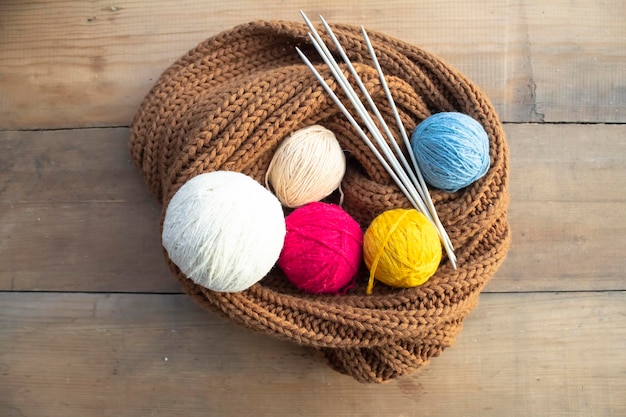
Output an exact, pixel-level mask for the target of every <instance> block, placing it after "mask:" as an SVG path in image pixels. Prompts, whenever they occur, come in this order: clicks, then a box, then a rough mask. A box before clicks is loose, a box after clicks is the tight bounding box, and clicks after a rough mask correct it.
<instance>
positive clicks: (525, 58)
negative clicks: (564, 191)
mask: <svg viewBox="0 0 626 417" xmlns="http://www.w3.org/2000/svg"><path fill="white" fill-rule="evenodd" d="M515 7H516V10H515V11H512V12H511V14H510V15H509V17H510V18H511V20H517V22H516V23H515V24H509V25H508V29H509V31H514V32H515V34H514V35H512V36H510V39H515V41H516V42H518V43H521V44H519V45H518V47H517V48H514V49H516V50H517V51H520V50H521V53H519V52H516V53H515V55H514V57H513V58H512V59H513V60H514V62H517V63H520V64H521V65H519V66H517V67H516V69H513V68H514V67H513V66H512V65H509V68H512V72H513V73H515V74H516V75H517V76H519V75H521V74H520V71H521V72H522V73H524V74H525V76H524V77H522V78H526V79H527V86H528V88H527V94H526V95H525V96H523V97H525V98H526V102H527V103H528V104H530V113H529V118H526V119H525V120H530V121H547V122H557V121H558V122H579V121H593V122H596V121H597V122H622V123H623V122H624V121H626V24H624V22H625V21H626V3H625V2H623V1H614V2H600V3H599V2H596V1H582V2H581V1H577V2H571V1H568V0H557V1H550V2H545V1H543V2H542V1H522V2H519V5H518V6H515ZM509 46H511V47H513V46H512V45H509ZM509 57H511V56H509ZM520 61H521V62H520ZM511 64H513V63H511ZM507 75H508V76H511V75H512V74H510V73H509V74H507ZM512 84H513V85H516V84H517V85H519V83H512Z"/></svg>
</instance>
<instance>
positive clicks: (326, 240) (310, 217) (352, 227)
mask: <svg viewBox="0 0 626 417" xmlns="http://www.w3.org/2000/svg"><path fill="white" fill-rule="evenodd" d="M285 222H286V225H287V235H286V236H285V245H284V247H283V250H282V253H281V255H280V258H279V260H278V265H279V266H280V268H281V269H282V270H283V272H284V273H285V275H286V276H287V278H288V279H289V280H290V281H291V282H292V283H293V284H294V285H296V286H297V287H298V288H300V289H302V290H304V291H307V292H310V293H337V292H339V291H340V290H342V289H346V288H345V287H346V286H347V285H348V284H349V283H350V282H351V281H352V279H353V278H354V277H355V275H356V273H357V271H358V269H359V265H360V263H361V253H362V245H363V232H362V230H361V227H360V226H359V224H358V223H357V222H356V221H355V220H354V219H353V218H352V217H350V215H349V214H348V213H346V212H345V211H344V210H343V209H342V208H341V207H339V206H337V205H334V204H326V203H321V202H314V203H310V204H307V205H305V206H302V207H300V208H298V209H296V210H294V211H293V212H292V213H291V214H290V215H289V216H287V218H286V219H285Z"/></svg>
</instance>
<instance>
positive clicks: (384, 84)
mask: <svg viewBox="0 0 626 417" xmlns="http://www.w3.org/2000/svg"><path fill="white" fill-rule="evenodd" d="M361 33H363V39H365V44H366V45H367V49H368V50H369V53H370V56H371V57H372V61H373V63H374V67H375V68H376V72H378V76H379V78H380V83H381V85H382V87H383V90H384V91H385V95H386V96H387V100H388V101H389V104H390V106H391V109H392V111H393V114H394V116H395V119H396V124H397V126H398V130H400V133H401V135H402V140H403V141H404V146H406V149H411V144H410V142H409V138H408V136H407V134H406V130H405V129H404V126H403V125H402V120H400V113H399V112H398V109H397V107H396V103H395V101H394V100H393V97H392V96H391V91H390V90H389V86H388V85H387V80H386V79H385V74H384V73H383V70H382V68H381V66H380V63H379V62H378V57H377V56H376V52H375V51H374V47H373V46H372V43H371V42H370V38H369V36H368V35H367V32H366V31H365V28H364V27H363V26H361ZM408 153H409V157H410V158H411V163H412V164H413V170H414V171H415V173H416V174H417V179H418V183H419V187H417V188H418V190H420V189H421V190H423V191H424V195H422V197H423V198H424V200H425V201H426V204H427V205H428V209H429V211H430V213H431V215H432V217H433V219H434V220H435V223H436V225H437V228H438V229H439V228H441V229H443V230H445V229H444V227H443V225H442V224H441V220H440V219H439V216H438V215H437V210H436V209H435V205H434V204H433V200H432V199H431V197H430V194H429V193H428V187H427V186H426V181H424V177H423V175H422V172H421V170H420V168H419V165H418V164H417V160H416V159H415V155H414V154H413V152H408ZM414 178H415V177H413V179H414ZM445 236H446V239H447V240H448V244H449V245H450V248H451V249H454V246H453V245H452V241H450V237H449V236H448V234H447V233H446V234H445ZM455 259H456V258H455ZM452 264H453V266H454V267H455V268H456V262H452Z"/></svg>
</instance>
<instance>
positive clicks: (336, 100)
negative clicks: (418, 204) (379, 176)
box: [296, 47, 413, 204]
mask: <svg viewBox="0 0 626 417" xmlns="http://www.w3.org/2000/svg"><path fill="white" fill-rule="evenodd" d="M296 51H297V52H298V55H300V58H302V60H303V61H304V63H305V64H306V66H307V67H309V69H310V70H311V72H312V73H313V75H315V78H317V80H318V81H319V82H320V84H321V85H322V87H323V88H324V90H325V91H326V92H327V93H328V95H329V96H330V98H331V99H332V100H333V102H334V103H335V104H336V105H337V107H339V110H341V112H342V113H343V114H344V116H346V118H347V119H348V122H350V124H351V125H352V127H354V129H355V130H356V131H357V133H358V134H359V136H361V138H362V139H363V141H364V142H365V144H366V145H367V146H368V147H369V148H370V150H371V151H372V153H374V156H375V157H376V159H378V162H380V163H381V165H382V166H383V168H385V170H386V171H387V172H388V173H389V175H391V178H392V179H393V180H394V182H396V184H398V187H400V190H401V191H402V192H403V193H404V194H405V195H408V194H409V192H408V190H407V189H406V188H405V186H404V184H403V183H402V181H400V179H399V178H398V176H397V175H396V173H395V171H394V170H393V169H392V168H391V167H390V166H389V164H388V163H387V161H386V160H385V158H384V157H383V156H382V155H381V153H380V152H379V151H378V149H377V148H376V147H375V146H374V144H373V143H372V141H371V140H370V138H369V137H367V135H366V134H365V132H364V131H363V129H362V128H361V126H360V125H359V124H358V123H357V121H356V120H355V119H354V117H353V116H352V114H350V112H349V111H348V109H347V108H346V106H345V105H344V104H343V103H342V102H341V100H339V97H337V95H336V94H335V92H334V91H333V89H332V88H330V86H329V85H328V84H327V83H326V80H324V77H322V75H321V74H320V73H319V72H318V71H317V69H316V68H315V66H314V65H313V63H311V61H310V60H309V58H307V56H306V55H305V54H304V53H303V52H302V51H301V50H300V48H298V47H296ZM409 199H410V197H409ZM412 204H413V203H412Z"/></svg>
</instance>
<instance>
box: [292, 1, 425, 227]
mask: <svg viewBox="0 0 626 417" xmlns="http://www.w3.org/2000/svg"><path fill="white" fill-rule="evenodd" d="M301 13H302V17H303V18H304V20H305V22H306V23H307V26H308V27H309V28H310V29H311V32H312V33H309V37H310V38H311V41H312V43H313V46H315V48H316V49H317V51H318V53H319V54H320V57H321V58H322V59H323V60H324V62H325V63H326V65H327V66H328V67H329V69H330V71H331V73H332V74H333V76H334V77H335V79H336V81H337V83H338V84H339V85H340V87H341V88H342V89H343V90H344V93H345V94H346V96H347V97H348V99H349V100H350V102H351V103H352V105H353V106H354V108H355V110H356V112H357V113H358V114H359V115H360V116H361V118H362V120H363V122H364V123H365V125H366V126H367V128H368V130H369V131H370V133H371V134H372V136H373V137H374V139H375V140H376V142H377V143H378V145H379V147H380V148H381V151H382V153H383V155H384V156H385V157H386V158H387V161H388V163H389V164H390V165H391V166H392V167H393V171H394V172H395V174H397V175H398V176H399V177H400V180H401V183H402V184H403V186H404V187H403V189H404V190H406V191H407V192H405V195H406V196H407V197H408V198H409V200H410V201H411V203H412V205H413V206H414V207H416V208H418V210H419V211H421V212H422V213H424V214H426V216H427V217H430V214H429V212H428V211H427V210H426V208H425V206H424V203H423V201H422V200H421V198H420V197H419V196H418V193H416V191H417V190H415V187H411V185H412V184H411V182H410V180H409V179H408V177H407V175H406V171H404V170H403V169H402V168H401V167H400V166H399V164H398V160H397V159H396V158H395V157H394V156H393V154H392V153H391V149H390V148H389V145H388V144H387V142H386V141H385V140H384V139H383V138H382V134H381V133H380V130H378V128H377V127H376V125H375V124H374V121H373V120H372V118H371V116H370V115H369V113H368V112H367V110H366V109H365V107H364V105H363V103H362V102H361V101H360V100H359V98H358V96H357V94H356V92H355V91H354V89H353V88H352V86H351V85H350V83H349V81H348V79H347V78H346V76H345V75H344V74H343V72H342V71H341V68H340V67H339V64H337V61H335V59H334V57H333V56H332V53H331V52H330V50H329V49H328V47H327V46H326V44H325V43H324V41H323V40H322V38H321V37H320V36H319V33H318V32H317V31H316V30H315V27H314V26H313V24H312V23H311V21H310V20H309V19H308V18H307V17H306V15H305V14H304V12H302V11H301ZM357 77H358V75H357ZM357 79H358V80H360V79H359V78H357ZM361 85H362V83H361ZM363 89H365V87H363ZM372 103H373V102H372ZM376 110H377V109H376ZM379 114H380V113H379ZM381 118H382V117H381ZM365 140H366V142H369V138H367V136H366V139H365ZM368 146H369V144H368ZM388 172H390V171H389V170H388ZM394 181H395V180H394ZM429 220H431V221H432V219H429Z"/></svg>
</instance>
